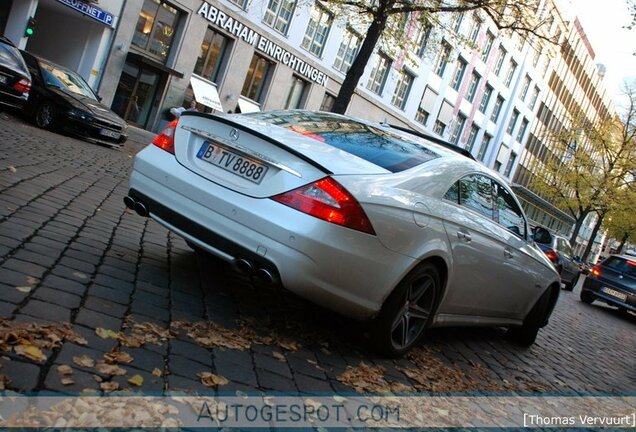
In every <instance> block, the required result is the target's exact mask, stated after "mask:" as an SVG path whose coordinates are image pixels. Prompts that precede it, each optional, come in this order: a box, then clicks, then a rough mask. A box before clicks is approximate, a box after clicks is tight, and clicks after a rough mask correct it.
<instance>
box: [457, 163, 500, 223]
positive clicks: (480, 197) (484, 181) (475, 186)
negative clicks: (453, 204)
mask: <svg viewBox="0 0 636 432" xmlns="http://www.w3.org/2000/svg"><path fill="white" fill-rule="evenodd" d="M459 184H460V188H459V189H460V195H459V203H460V205H463V206H465V207H468V208H469V209H472V210H475V211H476V212H478V213H481V214H483V215H484V216H486V217H488V218H490V219H492V218H493V202H492V201H493V200H492V183H491V181H490V178H488V177H486V176H483V175H478V174H473V175H469V176H466V177H464V178H463V179H461V180H460V181H459Z"/></svg>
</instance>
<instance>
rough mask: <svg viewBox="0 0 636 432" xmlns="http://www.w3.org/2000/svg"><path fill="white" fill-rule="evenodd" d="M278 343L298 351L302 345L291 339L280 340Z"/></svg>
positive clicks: (282, 346) (290, 349)
mask: <svg viewBox="0 0 636 432" xmlns="http://www.w3.org/2000/svg"><path fill="white" fill-rule="evenodd" d="M278 345H279V346H280V347H281V348H284V349H286V350H287V351H298V350H299V349H300V346H301V345H300V344H299V343H298V342H296V341H293V340H289V339H280V340H278Z"/></svg>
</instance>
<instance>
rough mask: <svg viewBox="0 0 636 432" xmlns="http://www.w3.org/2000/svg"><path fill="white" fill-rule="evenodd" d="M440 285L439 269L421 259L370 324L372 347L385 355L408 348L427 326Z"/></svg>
mask: <svg viewBox="0 0 636 432" xmlns="http://www.w3.org/2000/svg"><path fill="white" fill-rule="evenodd" d="M441 288H442V283H441V277H440V274H439V270H437V267H435V265H433V264H432V263H427V262H424V263H422V264H420V265H419V266H417V267H416V268H415V269H413V270H412V271H411V272H410V273H409V274H408V275H406V277H405V278H404V279H403V280H402V281H401V282H400V283H399V285H398V286H397V287H396V288H395V290H394V291H393V292H392V293H391V295H390V296H389V297H388V299H387V300H386V302H385V303H384V306H383V307H382V311H381V312H380V315H379V316H378V317H377V318H376V320H375V321H374V323H373V324H372V329H371V338H372V339H371V341H372V343H373V344H374V346H375V348H376V349H377V350H378V351H380V352H381V353H382V354H384V355H386V356H388V357H399V356H401V355H403V354H404V353H406V352H407V351H409V350H410V349H411V348H412V347H413V346H414V345H415V344H416V343H417V342H418V340H419V339H420V338H421V336H422V334H423V333H424V330H425V329H426V328H427V327H428V326H429V324H430V322H431V320H432V318H433V314H434V313H435V309H436V307H437V299H438V296H439V294H440V292H441Z"/></svg>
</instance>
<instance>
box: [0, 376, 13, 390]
mask: <svg viewBox="0 0 636 432" xmlns="http://www.w3.org/2000/svg"><path fill="white" fill-rule="evenodd" d="M10 382H11V380H10V379H9V377H8V376H6V375H0V391H4V390H5V388H6V386H7V384H9V383H10Z"/></svg>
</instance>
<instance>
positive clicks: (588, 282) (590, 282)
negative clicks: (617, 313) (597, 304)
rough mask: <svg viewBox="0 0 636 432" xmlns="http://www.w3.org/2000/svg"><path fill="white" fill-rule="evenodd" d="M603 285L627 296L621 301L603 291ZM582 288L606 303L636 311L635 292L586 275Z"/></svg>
mask: <svg viewBox="0 0 636 432" xmlns="http://www.w3.org/2000/svg"><path fill="white" fill-rule="evenodd" d="M603 287H608V288H611V289H613V290H615V291H618V292H620V293H623V294H625V295H626V296H627V298H626V299H625V301H622V300H621V299H619V298H617V297H614V296H612V295H610V294H607V293H605V292H603ZM582 290H583V291H586V292H589V293H591V294H592V295H594V297H596V298H597V299H599V300H601V301H604V302H605V303H607V304H610V305H613V306H619V307H623V308H625V309H627V310H631V311H633V312H636V294H634V293H632V292H629V291H627V290H625V289H622V288H617V287H615V286H613V285H609V284H606V283H604V282H602V281H600V280H598V279H596V278H593V277H590V276H588V277H587V278H586V279H585V282H584V283H583V288H582Z"/></svg>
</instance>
